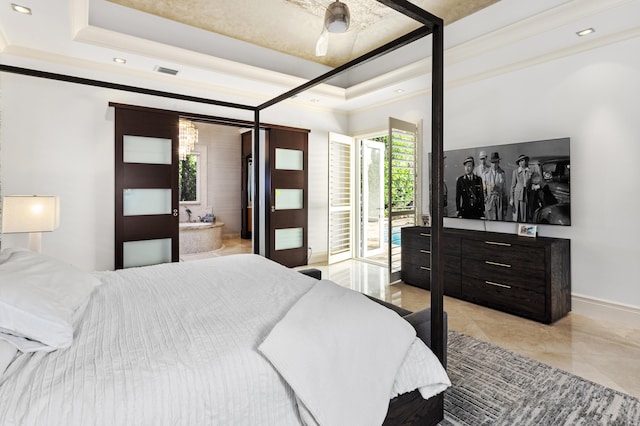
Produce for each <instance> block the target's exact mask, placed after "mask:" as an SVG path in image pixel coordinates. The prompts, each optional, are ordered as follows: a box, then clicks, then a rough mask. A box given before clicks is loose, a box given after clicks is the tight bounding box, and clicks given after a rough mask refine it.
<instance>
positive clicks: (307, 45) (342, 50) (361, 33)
mask: <svg viewBox="0 0 640 426" xmlns="http://www.w3.org/2000/svg"><path fill="white" fill-rule="evenodd" d="M109 1H111V2H112V3H116V4H119V5H122V6H125V7H129V8H132V9H136V10H139V11H142V12H146V13H150V14H153V15H157V16H160V17H163V18H166V19H170V20H173V21H176V22H180V23H182V24H186V25H189V26H192V27H196V28H200V29H203V30H206V31H210V32H213V33H217V34H221V35H224V36H227V37H231V38H234V39H238V40H242V41H245V42H248V43H252V44H255V45H258V46H261V47H266V48H269V49H273V50H276V51H279V52H283V53H287V54H289V55H293V56H296V57H298V58H302V59H306V60H310V61H314V62H318V63H322V64H325V65H328V66H333V67H335V66H338V65H341V64H343V63H345V62H347V61H349V60H351V59H353V58H356V57H358V56H360V55H362V54H364V53H367V52H369V51H371V50H373V49H375V48H376V47H379V46H381V45H383V44H385V43H387V42H389V41H392V40H394V39H396V38H398V37H399V36H401V35H403V34H406V33H408V32H409V31H411V30H413V29H415V28H417V27H418V26H419V24H418V23H417V22H416V21H413V20H412V19H409V18H407V17H406V16H403V15H401V14H399V13H397V12H396V11H394V10H392V9H390V8H388V7H386V6H384V5H382V4H380V3H378V2H376V1H373V0H344V3H346V4H347V6H348V7H349V10H350V12H351V26H350V29H349V31H347V32H346V33H343V34H330V39H329V52H328V54H327V56H324V57H316V56H315V46H316V41H317V39H318V37H319V35H320V33H321V31H322V28H323V22H324V13H325V10H326V7H327V6H328V5H329V4H330V3H331V2H332V1H333V0H215V1H211V0H165V1H161V2H159V1H157V0H109ZM498 1H499V0H473V1H469V0H415V1H413V3H414V4H416V5H417V6H419V7H421V8H423V9H424V10H427V11H429V12H431V13H432V14H434V15H436V16H439V17H441V18H442V19H443V20H444V22H445V24H450V23H452V22H455V21H457V20H458V19H461V18H463V17H465V16H467V15H470V14H472V13H474V12H476V11H478V10H480V9H483V8H485V7H487V6H489V5H491V4H493V3H496V2H498Z"/></svg>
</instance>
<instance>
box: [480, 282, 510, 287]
mask: <svg viewBox="0 0 640 426" xmlns="http://www.w3.org/2000/svg"><path fill="white" fill-rule="evenodd" d="M485 283H486V284H489V285H492V286H494V287H502V288H511V286H510V285H506V284H500V283H494V282H493V281H485Z"/></svg>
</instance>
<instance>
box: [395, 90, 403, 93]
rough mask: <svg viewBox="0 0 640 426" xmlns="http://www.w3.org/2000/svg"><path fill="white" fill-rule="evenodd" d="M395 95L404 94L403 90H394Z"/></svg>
mask: <svg viewBox="0 0 640 426" xmlns="http://www.w3.org/2000/svg"><path fill="white" fill-rule="evenodd" d="M394 92H395V93H404V89H396V90H394Z"/></svg>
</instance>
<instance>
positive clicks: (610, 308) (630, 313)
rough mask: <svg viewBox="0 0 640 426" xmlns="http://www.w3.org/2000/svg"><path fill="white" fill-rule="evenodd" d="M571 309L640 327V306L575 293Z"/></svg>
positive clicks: (601, 318) (590, 315)
mask: <svg viewBox="0 0 640 426" xmlns="http://www.w3.org/2000/svg"><path fill="white" fill-rule="evenodd" d="M571 311H572V312H573V313H576V314H580V315H584V316H586V317H589V318H593V319H598V320H603V321H609V322H615V323H617V324H620V325H623V326H625V327H631V328H640V308H638V307H636V306H630V305H624V304H622V303H614V302H610V301H607V300H602V299H597V298H595V297H591V296H584V295H581V294H576V293H573V294H572V295H571Z"/></svg>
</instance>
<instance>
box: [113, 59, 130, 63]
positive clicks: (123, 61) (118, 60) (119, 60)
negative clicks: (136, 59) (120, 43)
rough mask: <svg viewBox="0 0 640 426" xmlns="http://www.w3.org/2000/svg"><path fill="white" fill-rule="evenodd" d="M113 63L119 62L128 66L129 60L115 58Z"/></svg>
mask: <svg viewBox="0 0 640 426" xmlns="http://www.w3.org/2000/svg"><path fill="white" fill-rule="evenodd" d="M113 62H117V63H118V64H126V63H127V60H126V59H124V58H113Z"/></svg>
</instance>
